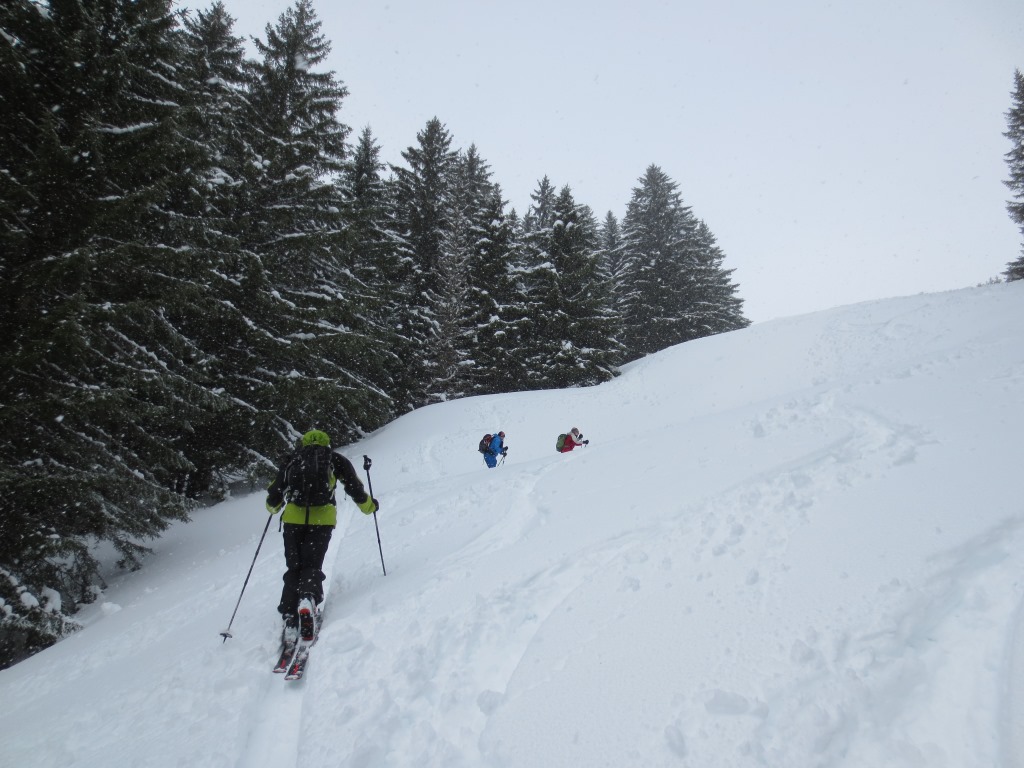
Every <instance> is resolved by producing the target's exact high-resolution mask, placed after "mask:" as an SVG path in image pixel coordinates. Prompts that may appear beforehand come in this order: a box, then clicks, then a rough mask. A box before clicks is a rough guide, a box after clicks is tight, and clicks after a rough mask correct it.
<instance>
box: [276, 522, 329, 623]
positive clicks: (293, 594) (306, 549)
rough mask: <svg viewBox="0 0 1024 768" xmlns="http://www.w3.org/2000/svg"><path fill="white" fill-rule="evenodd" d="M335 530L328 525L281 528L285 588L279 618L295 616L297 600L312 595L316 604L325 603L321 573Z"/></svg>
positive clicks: (282, 591) (289, 525)
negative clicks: (282, 534) (282, 533)
mask: <svg viewBox="0 0 1024 768" xmlns="http://www.w3.org/2000/svg"><path fill="white" fill-rule="evenodd" d="M333 532H334V528H333V527H332V526H330V525H296V524H294V523H285V524H284V562H285V567H286V568H287V570H286V571H285V572H284V576H283V579H284V588H283V589H282V590H281V602H280V603H279V604H278V606H277V610H278V611H279V612H280V613H281V615H282V616H284V617H288V616H295V615H296V613H297V612H298V610H299V600H300V599H301V598H302V596H303V595H311V596H312V597H313V598H314V599H315V600H316V602H317V603H318V604H319V603H321V602H323V599H324V579H325V578H326V577H327V576H326V574H325V573H324V571H323V567H324V558H325V557H326V556H327V547H328V546H329V545H330V543H331V534H332V533H333Z"/></svg>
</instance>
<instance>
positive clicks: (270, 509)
mask: <svg viewBox="0 0 1024 768" xmlns="http://www.w3.org/2000/svg"><path fill="white" fill-rule="evenodd" d="M266 505H267V512H269V513H270V514H272V515H276V514H277V513H278V512H280V511H281V509H282V508H283V507H284V504H278V505H277V506H276V507H275V506H274V505H273V504H271V503H270V502H269V501H268V502H266Z"/></svg>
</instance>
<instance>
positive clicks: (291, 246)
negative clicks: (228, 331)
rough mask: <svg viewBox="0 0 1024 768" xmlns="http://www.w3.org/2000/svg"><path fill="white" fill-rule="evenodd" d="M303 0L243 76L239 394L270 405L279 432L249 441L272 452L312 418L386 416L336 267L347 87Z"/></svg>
mask: <svg viewBox="0 0 1024 768" xmlns="http://www.w3.org/2000/svg"><path fill="white" fill-rule="evenodd" d="M320 28H321V23H320V21H319V20H318V19H317V17H316V14H315V12H314V10H313V7H312V4H311V3H310V2H309V0H297V2H296V3H295V5H294V6H293V7H292V8H290V9H288V10H287V11H286V12H285V13H283V14H282V15H281V16H280V18H279V19H278V21H277V23H276V24H275V25H273V26H271V25H267V27H266V30H265V34H266V40H265V41H262V40H257V41H256V47H257V50H258V52H259V54H260V56H259V59H258V60H257V61H255V62H254V63H253V64H252V67H251V72H250V93H249V104H250V114H249V116H248V125H249V127H250V129H251V145H252V148H253V151H254V153H255V155H256V158H257V164H258V166H259V168H260V169H261V170H260V173H259V176H258V178H257V179H256V180H255V182H254V183H253V184H252V186H251V195H249V196H248V197H247V199H246V200H245V202H244V204H243V210H242V211H241V216H240V220H241V222H242V224H243V227H244V229H243V231H242V232H240V233H239V239H240V242H241V247H242V250H243V251H245V252H247V253H252V254H254V255H256V256H257V257H258V258H259V259H260V261H261V268H260V269H259V270H254V271H253V273H252V274H251V275H250V276H249V277H248V278H247V281H246V285H247V289H248V291H249V292H250V293H251V295H252V297H253V301H252V302H249V303H246V305H245V312H246V315H247V317H249V319H250V320H251V321H252V322H253V323H255V324H256V327H258V328H259V329H260V332H261V334H262V335H263V341H262V344H261V345H260V347H259V349H258V354H259V356H260V357H261V359H262V361H263V363H262V365H261V366H260V367H259V368H257V369H256V370H248V371H238V372H236V375H237V379H236V380H237V381H238V382H239V383H241V382H242V381H243V379H247V381H248V387H249V392H248V393H247V395H246V396H244V397H243V400H244V401H245V403H246V404H247V406H250V407H252V408H254V409H255V410H256V411H257V412H261V413H273V414H276V418H277V423H278V427H277V434H276V435H270V436H263V435H261V436H260V439H259V442H258V444H257V445H256V446H254V447H255V449H256V451H258V452H259V453H261V454H263V455H267V456H274V455H276V453H277V450H275V448H274V446H273V445H271V444H270V441H271V440H273V441H275V442H276V446H277V449H280V448H281V447H283V446H286V445H291V444H292V441H293V440H294V438H295V437H296V436H297V435H299V434H301V432H302V431H304V430H306V429H308V428H309V427H311V426H314V425H316V426H319V427H321V428H323V429H325V430H326V431H327V432H328V433H329V434H330V435H331V437H332V438H333V439H334V440H335V442H336V443H343V442H345V441H347V440H351V439H354V438H356V437H358V436H360V435H361V434H362V433H363V431H364V430H365V429H367V428H375V427H376V426H378V425H379V424H380V423H381V422H382V420H383V419H384V418H385V417H386V415H387V414H388V413H389V412H390V402H389V399H388V397H387V395H386V394H385V393H384V392H382V391H381V390H380V389H379V388H377V387H376V386H374V385H373V383H372V380H371V378H370V377H369V376H368V375H367V373H366V372H367V370H369V369H370V368H373V367H375V366H377V365H378V364H379V361H380V360H381V359H382V358H381V345H380V343H379V341H378V340H377V339H374V338H371V337H368V336H367V335H366V334H364V333H361V332H359V330H358V329H359V327H360V325H361V322H360V319H359V313H360V312H361V310H362V309H363V307H361V306H360V305H359V302H358V301H357V296H358V290H357V286H355V278H354V276H353V275H352V274H351V273H350V272H349V271H347V270H346V269H344V258H345V238H344V218H343V209H344V206H345V193H344V189H343V188H342V183H343V181H342V179H343V174H344V171H345V164H344V159H345V152H346V147H345V138H346V136H347V134H348V130H349V129H348V127H347V126H345V125H344V124H342V123H341V122H340V121H339V119H338V116H337V112H338V110H339V108H340V106H341V100H342V99H343V98H344V97H345V96H346V95H347V93H348V91H347V89H346V88H345V87H344V86H343V85H342V84H341V83H340V82H339V81H338V80H336V79H335V76H334V73H333V72H320V71H317V70H316V67H317V66H318V65H319V64H321V63H323V61H324V60H325V59H326V57H327V54H328V53H329V51H330V44H329V42H328V41H327V40H326V38H325V37H324V36H323V35H322V34H321V32H320Z"/></svg>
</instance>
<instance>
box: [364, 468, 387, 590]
mask: <svg viewBox="0 0 1024 768" xmlns="http://www.w3.org/2000/svg"><path fill="white" fill-rule="evenodd" d="M371 466H373V462H372V461H370V457H369V456H367V455H366V454H363V469H365V470H366V487H367V489H368V490H369V491H370V498H371V499H372V498H373V481H372V480H370V467H371ZM373 527H374V528H376V529H377V549H379V550H380V567H381V569H383V571H384V575H385V576H387V575H388V569H387V568H385V567H384V547H382V546H381V545H380V526H378V525H377V510H373Z"/></svg>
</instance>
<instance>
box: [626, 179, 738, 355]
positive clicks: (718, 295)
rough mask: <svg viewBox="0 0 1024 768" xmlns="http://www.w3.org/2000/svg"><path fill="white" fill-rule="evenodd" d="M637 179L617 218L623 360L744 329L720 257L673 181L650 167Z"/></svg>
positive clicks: (709, 236)
mask: <svg viewBox="0 0 1024 768" xmlns="http://www.w3.org/2000/svg"><path fill="white" fill-rule="evenodd" d="M639 181H640V184H639V186H637V187H636V188H635V189H634V190H633V197H632V199H631V200H630V202H629V205H628V207H627V211H626V217H625V219H624V220H623V227H622V235H623V242H624V245H625V264H624V270H623V274H622V277H621V278H620V280H619V282H618V286H617V288H618V291H619V294H620V295H619V302H620V305H621V306H622V315H623V316H622V321H623V331H622V337H621V338H622V341H623V342H624V343H625V345H626V348H627V350H628V352H627V359H629V360H634V359H636V358H638V357H643V356H644V355H647V354H650V353H651V352H657V351H659V350H662V349H665V348H666V347H670V346H672V345H673V344H679V343H681V342H684V341H690V340H692V339H696V338H700V337H701V336H707V335H709V333H718V332H720V331H721V330H731V329H732V328H736V327H743V326H744V325H746V320H744V319H743V318H742V315H740V314H739V306H738V305H737V300H736V299H735V297H734V296H733V292H734V290H735V289H734V288H733V287H732V286H731V284H730V282H729V273H728V272H725V271H723V270H722V269H721V259H722V256H721V252H720V250H719V249H718V248H717V246H716V245H715V242H714V238H713V237H712V236H711V234H710V231H709V230H707V228H706V227H702V225H701V222H700V221H699V220H698V219H697V218H696V217H695V216H694V215H693V213H692V211H691V210H690V208H689V207H688V206H685V205H683V201H682V197H681V196H680V194H679V191H678V187H677V185H676V183H675V182H674V181H672V180H671V179H670V178H669V177H668V176H667V175H666V174H665V173H664V172H663V171H662V170H661V169H660V168H658V167H657V166H656V165H651V166H649V167H648V168H647V171H646V172H645V173H644V175H643V176H642V177H641V178H640V180H639ZM712 329H716V330H712Z"/></svg>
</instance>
